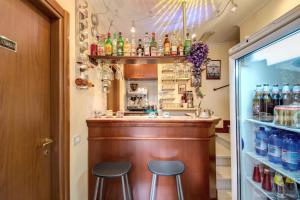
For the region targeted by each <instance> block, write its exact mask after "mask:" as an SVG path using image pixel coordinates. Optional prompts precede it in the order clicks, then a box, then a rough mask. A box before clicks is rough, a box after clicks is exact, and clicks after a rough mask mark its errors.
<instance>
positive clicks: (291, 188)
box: [284, 177, 300, 199]
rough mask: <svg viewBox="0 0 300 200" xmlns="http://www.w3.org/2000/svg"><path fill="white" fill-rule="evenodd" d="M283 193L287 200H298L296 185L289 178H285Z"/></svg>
mask: <svg viewBox="0 0 300 200" xmlns="http://www.w3.org/2000/svg"><path fill="white" fill-rule="evenodd" d="M284 192H285V196H287V197H288V198H289V199H299V198H300V196H299V195H300V194H298V188H297V183H296V182H295V181H293V180H292V179H290V178H289V177H286V178H285V185H284Z"/></svg>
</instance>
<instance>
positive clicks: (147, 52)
mask: <svg viewBox="0 0 300 200" xmlns="http://www.w3.org/2000/svg"><path fill="white" fill-rule="evenodd" d="M144 56H150V38H149V34H148V32H146V33H145V38H144Z"/></svg>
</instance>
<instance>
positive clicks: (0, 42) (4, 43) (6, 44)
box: [0, 35, 17, 52]
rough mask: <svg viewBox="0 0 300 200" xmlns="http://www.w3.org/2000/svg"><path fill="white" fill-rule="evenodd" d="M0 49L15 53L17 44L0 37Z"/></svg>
mask: <svg viewBox="0 0 300 200" xmlns="http://www.w3.org/2000/svg"><path fill="white" fill-rule="evenodd" d="M0 47H2V48H5V49H8V50H11V51H14V52H17V43H16V42H15V41H12V40H10V39H8V38H6V37H4V36H3V35H0Z"/></svg>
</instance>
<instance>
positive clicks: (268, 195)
mask: <svg viewBox="0 0 300 200" xmlns="http://www.w3.org/2000/svg"><path fill="white" fill-rule="evenodd" d="M246 179H247V181H248V182H249V183H250V184H251V185H252V186H253V187H254V188H255V189H257V190H259V191H260V192H261V193H263V194H264V195H265V196H266V197H268V198H269V199H271V200H275V199H276V197H275V195H274V194H273V193H272V192H268V191H265V190H264V189H263V188H262V187H261V183H256V182H255V181H253V180H252V178H251V177H247V178H246Z"/></svg>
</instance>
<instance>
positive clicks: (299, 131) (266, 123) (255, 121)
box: [246, 119, 300, 133]
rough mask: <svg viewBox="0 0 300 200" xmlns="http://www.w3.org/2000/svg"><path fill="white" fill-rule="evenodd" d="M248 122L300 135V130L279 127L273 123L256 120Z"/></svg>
mask: <svg viewBox="0 0 300 200" xmlns="http://www.w3.org/2000/svg"><path fill="white" fill-rule="evenodd" d="M246 121H248V122H252V123H255V124H259V125H263V126H269V127H274V128H278V129H282V130H287V131H292V132H295V133H300V129H296V128H289V127H286V126H279V125H276V124H274V123H273V122H262V121H259V120H256V119H246Z"/></svg>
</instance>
